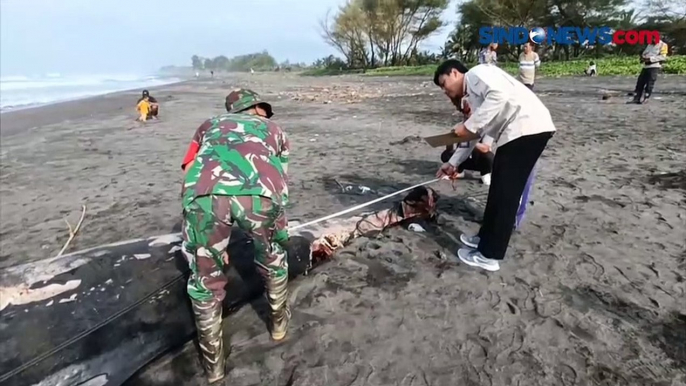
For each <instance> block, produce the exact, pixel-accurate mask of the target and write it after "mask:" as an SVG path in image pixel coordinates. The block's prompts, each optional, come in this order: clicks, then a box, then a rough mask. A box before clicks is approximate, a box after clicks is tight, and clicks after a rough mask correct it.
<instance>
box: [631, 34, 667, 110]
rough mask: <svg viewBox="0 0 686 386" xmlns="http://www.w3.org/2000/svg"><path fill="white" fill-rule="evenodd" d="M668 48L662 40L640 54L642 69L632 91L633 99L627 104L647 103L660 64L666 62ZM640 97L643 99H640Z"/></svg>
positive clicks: (650, 45)
mask: <svg viewBox="0 0 686 386" xmlns="http://www.w3.org/2000/svg"><path fill="white" fill-rule="evenodd" d="M668 52H669V47H668V46H667V43H665V42H663V41H662V39H660V40H659V41H657V42H656V43H655V44H649V45H648V46H647V47H646V48H645V50H643V53H642V54H641V62H643V69H642V70H641V74H640V75H638V79H637V80H636V88H635V89H634V92H633V95H634V99H632V100H631V101H629V102H628V103H635V104H639V105H640V104H643V103H646V102H648V99H649V98H650V95H651V94H652V93H653V87H655V81H656V80H657V74H658V72H660V68H662V63H664V62H666V61H667V53H668ZM641 97H644V98H643V99H641Z"/></svg>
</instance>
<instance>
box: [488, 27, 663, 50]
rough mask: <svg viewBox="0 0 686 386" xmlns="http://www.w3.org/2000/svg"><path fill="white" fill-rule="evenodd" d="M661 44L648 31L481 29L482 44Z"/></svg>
mask: <svg viewBox="0 0 686 386" xmlns="http://www.w3.org/2000/svg"><path fill="white" fill-rule="evenodd" d="M659 41H660V32H659V31H648V30H628V31H624V30H614V29H612V28H610V27H593V28H589V27H583V28H582V27H557V28H554V27H547V28H542V27H536V28H532V29H530V30H529V29H526V28H524V27H494V26H484V27H481V28H479V43H480V44H490V43H498V44H503V43H508V44H524V43H526V42H533V43H536V44H544V43H547V44H553V43H556V44H564V45H569V44H578V43H581V44H584V43H587V44H588V45H591V46H594V45H598V44H599V45H605V44H629V45H636V44H639V45H646V44H656V43H657V42H659Z"/></svg>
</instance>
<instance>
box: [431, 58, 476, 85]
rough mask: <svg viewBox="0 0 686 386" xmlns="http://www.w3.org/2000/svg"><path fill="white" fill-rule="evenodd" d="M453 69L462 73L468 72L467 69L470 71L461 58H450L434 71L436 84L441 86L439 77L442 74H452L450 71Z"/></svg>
mask: <svg viewBox="0 0 686 386" xmlns="http://www.w3.org/2000/svg"><path fill="white" fill-rule="evenodd" d="M453 70H457V71H458V72H460V73H462V74H466V73H467V71H469V69H468V68H467V66H465V65H464V64H462V62H460V61H459V60H457V59H448V60H446V61H445V62H443V63H441V64H439V65H438V67H437V68H436V72H434V84H435V85H436V86H440V84H439V83H438V78H440V76H441V75H450V73H451V72H452V71H453Z"/></svg>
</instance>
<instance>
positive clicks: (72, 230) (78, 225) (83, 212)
mask: <svg viewBox="0 0 686 386" xmlns="http://www.w3.org/2000/svg"><path fill="white" fill-rule="evenodd" d="M81 208H82V210H81V218H79V222H78V223H76V227H74V228H72V227H71V224H69V221H67V219H66V218H65V219H64V222H66V223H67V227H68V228H69V238H68V239H67V242H66V243H65V244H64V246H63V247H62V249H61V250H60V253H58V254H57V256H56V257H59V256H62V254H63V253H64V251H66V250H67V248H68V247H69V244H71V241H72V240H74V237H76V234H77V233H79V230H80V229H81V224H82V223H83V218H84V217H85V216H86V205H82V206H81Z"/></svg>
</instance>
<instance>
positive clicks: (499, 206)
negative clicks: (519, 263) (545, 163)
mask: <svg viewBox="0 0 686 386" xmlns="http://www.w3.org/2000/svg"><path fill="white" fill-rule="evenodd" d="M552 135H553V133H541V134H534V135H527V136H524V137H519V138H517V139H515V140H514V141H512V142H509V143H507V144H505V145H504V146H500V147H498V152H497V153H496V154H495V159H494V161H493V173H492V174H491V187H490V188H489V190H488V201H487V202H486V210H485V211H484V219H483V222H482V224H481V229H480V230H479V237H480V238H481V240H480V241H479V247H478V250H479V252H481V254H482V255H484V257H487V258H489V259H496V260H502V259H503V258H504V257H505V252H506V251H507V245H508V244H509V243H510V237H511V236H512V229H513V227H514V225H515V218H516V217H517V209H519V199H520V198H521V197H522V193H523V192H524V186H525V185H526V181H527V179H528V178H529V174H531V171H532V170H533V168H534V166H535V165H536V161H538V158H539V157H540V156H541V153H543V149H545V146H546V144H547V143H548V140H549V139H550V138H551V137H552Z"/></svg>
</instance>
